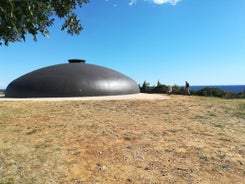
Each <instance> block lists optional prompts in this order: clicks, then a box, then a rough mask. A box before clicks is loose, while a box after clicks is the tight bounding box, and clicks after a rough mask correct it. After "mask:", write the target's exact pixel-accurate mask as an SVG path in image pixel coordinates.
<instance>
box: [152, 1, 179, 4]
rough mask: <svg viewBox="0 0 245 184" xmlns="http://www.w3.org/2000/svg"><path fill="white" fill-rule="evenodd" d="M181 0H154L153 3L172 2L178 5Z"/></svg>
mask: <svg viewBox="0 0 245 184" xmlns="http://www.w3.org/2000/svg"><path fill="white" fill-rule="evenodd" d="M180 1H181V0H152V2H153V3H155V4H166V3H169V4H172V5H176V4H177V3H178V2H180Z"/></svg>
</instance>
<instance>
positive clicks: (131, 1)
mask: <svg viewBox="0 0 245 184" xmlns="http://www.w3.org/2000/svg"><path fill="white" fill-rule="evenodd" d="M136 2H137V0H130V2H129V3H128V5H129V6H132V5H134V4H136Z"/></svg>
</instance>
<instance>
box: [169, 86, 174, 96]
mask: <svg viewBox="0 0 245 184" xmlns="http://www.w3.org/2000/svg"><path fill="white" fill-rule="evenodd" d="M172 91H173V88H172V86H168V94H169V95H170V94H171V93H172Z"/></svg>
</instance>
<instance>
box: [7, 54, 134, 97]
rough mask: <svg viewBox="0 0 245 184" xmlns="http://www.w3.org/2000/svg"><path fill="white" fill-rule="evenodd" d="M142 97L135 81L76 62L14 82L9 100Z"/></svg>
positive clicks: (103, 68) (27, 75) (9, 90)
mask: <svg viewBox="0 0 245 184" xmlns="http://www.w3.org/2000/svg"><path fill="white" fill-rule="evenodd" d="M135 93H139V87H138V85H137V84H136V82H135V81H134V80H132V79H131V78H129V77H127V76H125V75H124V74H122V73H119V72H117V71H115V70H112V69H109V68H105V67H102V66H97V65H93V64H86V63H85V60H79V59H72V60H69V63H66V64H58V65H53V66H49V67H45V68H41V69H38V70H35V71H33V72H30V73H27V74H25V75H23V76H21V77H19V78H17V79H15V80H14V81H12V82H11V83H10V84H9V85H8V86H7V89H6V91H5V96H6V97H14V98H30V97H81V96H107V95H125V94H135Z"/></svg>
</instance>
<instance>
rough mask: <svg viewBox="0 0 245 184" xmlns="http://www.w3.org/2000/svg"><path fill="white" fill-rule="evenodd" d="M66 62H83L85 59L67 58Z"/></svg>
mask: <svg viewBox="0 0 245 184" xmlns="http://www.w3.org/2000/svg"><path fill="white" fill-rule="evenodd" d="M68 62H69V63H85V62H86V60H84V59H69V60H68Z"/></svg>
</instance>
